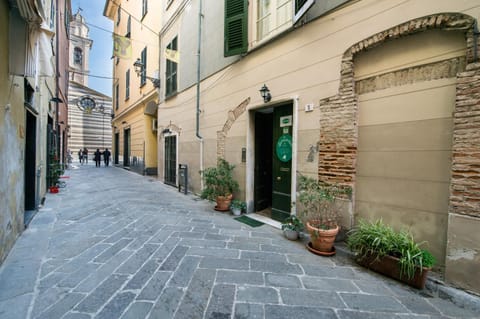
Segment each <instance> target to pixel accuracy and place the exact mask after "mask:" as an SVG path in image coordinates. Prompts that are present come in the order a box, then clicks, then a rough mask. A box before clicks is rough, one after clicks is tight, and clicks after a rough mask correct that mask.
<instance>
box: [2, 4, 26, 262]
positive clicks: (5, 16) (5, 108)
mask: <svg viewBox="0 0 480 319" xmlns="http://www.w3.org/2000/svg"><path fill="white" fill-rule="evenodd" d="M8 33H9V7H8V1H0V154H2V160H1V161H0V176H1V178H0V203H2V204H1V206H0V264H1V263H2V261H3V260H4V259H5V258H6V256H7V254H8V252H9V251H10V249H11V248H12V246H13V244H14V243H15V240H16V238H17V236H18V235H19V234H20V233H21V232H22V231H23V207H24V195H23V192H24V190H23V185H24V173H23V170H24V160H23V158H24V157H23V153H24V145H25V109H24V107H23V78H20V77H11V76H9V75H8V56H9V52H8V47H9V45H8V38H9V35H8Z"/></svg>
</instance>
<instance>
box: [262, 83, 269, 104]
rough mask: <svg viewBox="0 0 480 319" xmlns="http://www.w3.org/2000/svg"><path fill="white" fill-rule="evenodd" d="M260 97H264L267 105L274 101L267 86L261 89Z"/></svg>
mask: <svg viewBox="0 0 480 319" xmlns="http://www.w3.org/2000/svg"><path fill="white" fill-rule="evenodd" d="M260 95H261V96H262V97H263V102H265V103H267V102H270V100H271V99H272V95H271V94H270V90H269V89H268V87H267V86H266V85H265V84H264V85H263V86H262V88H261V89H260Z"/></svg>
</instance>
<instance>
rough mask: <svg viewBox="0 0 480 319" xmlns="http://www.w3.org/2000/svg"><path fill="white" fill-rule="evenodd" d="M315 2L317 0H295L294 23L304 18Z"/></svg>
mask: <svg viewBox="0 0 480 319" xmlns="http://www.w3.org/2000/svg"><path fill="white" fill-rule="evenodd" d="M314 4H315V0H295V12H294V13H293V24H295V23H297V21H298V20H300V18H302V17H303V16H304V15H305V13H307V11H308V9H310V8H311V7H312V6H313V5H314Z"/></svg>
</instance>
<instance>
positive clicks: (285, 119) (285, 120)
mask: <svg viewBox="0 0 480 319" xmlns="http://www.w3.org/2000/svg"><path fill="white" fill-rule="evenodd" d="M285 126H292V116H291V115H287V116H281V117H280V127H285Z"/></svg>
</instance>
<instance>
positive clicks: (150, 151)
mask: <svg viewBox="0 0 480 319" xmlns="http://www.w3.org/2000/svg"><path fill="white" fill-rule="evenodd" d="M160 2H161V1H146V0H145V1H106V3H105V10H104V15H105V16H106V17H108V18H109V19H111V20H112V21H113V22H114V34H115V35H118V36H120V37H122V38H121V39H120V40H119V41H122V43H123V44H125V47H126V48H127V49H126V50H125V52H124V54H123V55H115V54H114V57H113V77H114V78H115V80H114V82H113V90H112V92H113V97H112V98H113V102H112V103H113V114H114V115H113V119H112V127H113V136H112V149H113V151H112V155H113V161H114V163H115V164H117V165H120V166H123V167H125V168H128V169H131V170H133V171H136V172H138V173H140V174H145V175H156V174H157V116H158V115H157V108H158V88H157V87H158V85H157V84H156V81H155V80H156V79H157V78H158V52H159V51H158V48H159V32H160V21H161V14H160V12H161V11H160V9H159V8H160ZM137 59H138V60H139V61H140V62H142V64H143V67H142V68H141V69H140V70H139V71H140V72H139V73H137V72H136V70H135V67H134V63H135V62H136V61H137ZM137 74H138V75H137Z"/></svg>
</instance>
